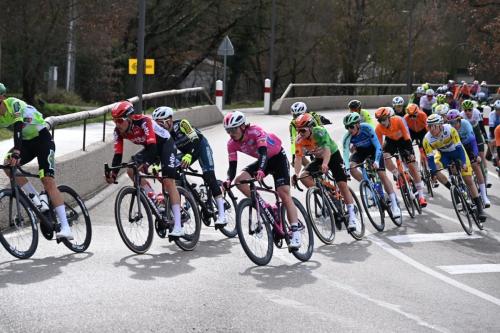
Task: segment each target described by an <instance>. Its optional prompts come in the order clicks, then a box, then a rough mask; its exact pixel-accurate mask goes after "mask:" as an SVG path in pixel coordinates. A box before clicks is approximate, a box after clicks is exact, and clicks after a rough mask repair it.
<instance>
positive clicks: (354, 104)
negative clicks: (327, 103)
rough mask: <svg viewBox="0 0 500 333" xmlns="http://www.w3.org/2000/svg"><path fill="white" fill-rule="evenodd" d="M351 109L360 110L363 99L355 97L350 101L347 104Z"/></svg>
mask: <svg viewBox="0 0 500 333" xmlns="http://www.w3.org/2000/svg"><path fill="white" fill-rule="evenodd" d="M347 106H348V107H349V109H350V110H359V109H361V101H358V100H357V99H353V100H351V101H349V104H347Z"/></svg>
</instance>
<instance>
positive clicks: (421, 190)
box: [415, 181, 424, 197]
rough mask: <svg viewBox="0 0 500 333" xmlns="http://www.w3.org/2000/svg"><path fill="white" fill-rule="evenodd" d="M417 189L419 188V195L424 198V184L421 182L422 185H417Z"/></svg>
mask: <svg viewBox="0 0 500 333" xmlns="http://www.w3.org/2000/svg"><path fill="white" fill-rule="evenodd" d="M415 187H416V188H417V191H418V195H420V196H421V197H423V196H424V184H423V182H422V181H421V182H420V183H415Z"/></svg>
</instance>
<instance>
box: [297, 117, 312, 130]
mask: <svg viewBox="0 0 500 333" xmlns="http://www.w3.org/2000/svg"><path fill="white" fill-rule="evenodd" d="M314 125H315V121H314V118H313V116H311V115H310V114H309V113H304V114H303V115H300V116H298V117H297V119H295V126H296V127H297V128H304V127H312V126H314Z"/></svg>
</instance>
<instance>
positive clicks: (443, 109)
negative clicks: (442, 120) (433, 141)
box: [434, 104, 450, 117]
mask: <svg viewBox="0 0 500 333" xmlns="http://www.w3.org/2000/svg"><path fill="white" fill-rule="evenodd" d="M449 110H450V108H449V107H448V105H446V104H439V105H438V106H436V108H435V109H434V113H437V114H438V115H440V116H443V117H444V116H445V115H446V114H447V113H448V111H449Z"/></svg>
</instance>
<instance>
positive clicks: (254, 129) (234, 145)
mask: <svg viewBox="0 0 500 333" xmlns="http://www.w3.org/2000/svg"><path fill="white" fill-rule="evenodd" d="M259 147H267V157H268V158H271V157H273V156H274V155H277V154H278V153H279V152H280V151H281V140H280V139H279V138H278V137H277V136H276V135H274V134H272V133H266V132H265V131H264V130H263V129H262V128H260V127H259V126H256V125H250V126H248V127H247V129H246V130H245V134H243V139H242V140H241V141H234V140H233V139H229V141H228V143H227V153H228V155H229V161H237V160H238V155H237V152H238V151H241V152H242V153H245V154H247V155H250V156H252V157H255V158H259V152H258V149H259Z"/></svg>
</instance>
